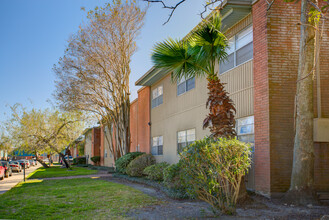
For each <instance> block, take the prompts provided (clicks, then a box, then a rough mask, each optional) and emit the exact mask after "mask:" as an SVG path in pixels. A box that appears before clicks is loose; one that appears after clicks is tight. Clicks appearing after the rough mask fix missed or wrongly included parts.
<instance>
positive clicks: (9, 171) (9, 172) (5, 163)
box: [0, 160, 13, 177]
mask: <svg viewBox="0 0 329 220" xmlns="http://www.w3.org/2000/svg"><path fill="white" fill-rule="evenodd" d="M0 163H1V164H2V166H3V167H4V168H5V170H6V171H5V177H10V176H12V175H13V171H12V169H11V166H10V165H9V162H8V161H4V160H2V161H0Z"/></svg>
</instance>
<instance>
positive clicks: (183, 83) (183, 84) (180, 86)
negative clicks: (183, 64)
mask: <svg viewBox="0 0 329 220" xmlns="http://www.w3.org/2000/svg"><path fill="white" fill-rule="evenodd" d="M194 88H195V77H190V78H187V79H186V78H185V77H184V76H183V77H182V78H181V79H180V80H179V81H178V82H177V95H181V94H183V93H185V92H187V91H189V90H191V89H194Z"/></svg>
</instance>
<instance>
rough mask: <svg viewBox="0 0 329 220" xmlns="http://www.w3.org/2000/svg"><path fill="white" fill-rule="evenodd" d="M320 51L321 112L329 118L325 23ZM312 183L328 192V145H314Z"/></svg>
mask: <svg viewBox="0 0 329 220" xmlns="http://www.w3.org/2000/svg"><path fill="white" fill-rule="evenodd" d="M322 34H323V35H322V42H321V50H320V79H321V112H322V117H324V118H329V86H328V85H329V24H328V21H326V26H325V29H324V30H323V33H322ZM314 81H315V82H314V100H315V102H314V111H315V116H316V117H318V116H317V97H316V96H317V89H316V78H315V80H314ZM314 154H315V165H314V167H315V170H314V182H315V187H316V189H317V190H318V191H329V143H315V144H314Z"/></svg>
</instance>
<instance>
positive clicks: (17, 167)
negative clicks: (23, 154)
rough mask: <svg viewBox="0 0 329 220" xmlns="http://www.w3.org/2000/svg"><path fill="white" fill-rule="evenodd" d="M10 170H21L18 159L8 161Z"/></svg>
mask: <svg viewBox="0 0 329 220" xmlns="http://www.w3.org/2000/svg"><path fill="white" fill-rule="evenodd" d="M9 165H10V166H11V170H12V171H16V172H17V173H19V172H22V166H21V164H20V163H19V162H18V161H11V162H9Z"/></svg>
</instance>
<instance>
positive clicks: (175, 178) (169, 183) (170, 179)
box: [163, 162, 184, 190]
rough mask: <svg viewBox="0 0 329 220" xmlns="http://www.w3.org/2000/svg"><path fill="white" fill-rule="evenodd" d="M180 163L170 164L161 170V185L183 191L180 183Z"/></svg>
mask: <svg viewBox="0 0 329 220" xmlns="http://www.w3.org/2000/svg"><path fill="white" fill-rule="evenodd" d="M181 175H182V171H181V163H179V162H178V163H175V164H171V165H170V166H168V167H167V168H165V169H164V170H163V180H164V181H163V183H164V184H165V186H166V187H168V188H171V189H181V190H183V189H184V186H183V183H182V178H181Z"/></svg>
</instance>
